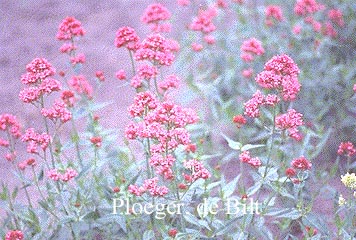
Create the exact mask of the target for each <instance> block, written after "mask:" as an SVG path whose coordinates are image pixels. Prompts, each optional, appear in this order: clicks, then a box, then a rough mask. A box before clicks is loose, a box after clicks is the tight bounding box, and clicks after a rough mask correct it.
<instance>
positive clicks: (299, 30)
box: [293, 25, 302, 35]
mask: <svg viewBox="0 0 356 240" xmlns="http://www.w3.org/2000/svg"><path fill="white" fill-rule="evenodd" d="M301 31H302V26H300V25H295V26H294V27H293V33H294V34H295V35H298V34H300V33H301Z"/></svg>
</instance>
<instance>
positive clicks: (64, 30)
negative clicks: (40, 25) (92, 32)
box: [57, 17, 85, 40]
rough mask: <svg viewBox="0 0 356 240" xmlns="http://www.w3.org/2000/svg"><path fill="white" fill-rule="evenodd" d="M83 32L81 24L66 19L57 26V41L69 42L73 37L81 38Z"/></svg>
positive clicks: (70, 18) (69, 18)
mask: <svg viewBox="0 0 356 240" xmlns="http://www.w3.org/2000/svg"><path fill="white" fill-rule="evenodd" d="M84 34H85V31H84V29H83V27H82V23H81V22H80V21H78V20H77V19H75V18H74V17H66V18H65V19H63V21H62V23H61V24H60V25H59V29H58V33H57V39H58V40H71V39H72V38H73V37H77V36H83V35H84Z"/></svg>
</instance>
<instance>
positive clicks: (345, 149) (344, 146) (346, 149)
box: [337, 142, 356, 157]
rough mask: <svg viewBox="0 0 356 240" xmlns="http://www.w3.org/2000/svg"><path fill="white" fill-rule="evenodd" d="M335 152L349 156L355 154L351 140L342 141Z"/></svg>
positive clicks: (355, 150)
mask: <svg viewBox="0 0 356 240" xmlns="http://www.w3.org/2000/svg"><path fill="white" fill-rule="evenodd" d="M337 154H339V155H346V156H348V157H350V156H353V155H355V154H356V149H355V147H354V145H353V144H352V142H342V143H340V146H339V149H338V150H337Z"/></svg>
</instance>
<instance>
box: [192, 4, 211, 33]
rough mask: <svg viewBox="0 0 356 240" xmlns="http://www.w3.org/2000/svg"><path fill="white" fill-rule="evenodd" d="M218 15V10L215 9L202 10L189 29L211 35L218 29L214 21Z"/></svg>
mask: <svg viewBox="0 0 356 240" xmlns="http://www.w3.org/2000/svg"><path fill="white" fill-rule="evenodd" d="M216 15H217V10H216V8H214V7H210V8H208V9H206V10H200V11H199V14H198V16H197V17H196V18H194V19H193V21H192V23H191V24H190V26H189V28H190V29H191V30H193V31H200V32H202V33H203V34H207V33H211V32H213V31H215V29H216V26H215V25H214V23H213V19H214V17H216Z"/></svg>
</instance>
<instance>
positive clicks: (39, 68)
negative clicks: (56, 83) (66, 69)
mask: <svg viewBox="0 0 356 240" xmlns="http://www.w3.org/2000/svg"><path fill="white" fill-rule="evenodd" d="M26 70H27V73H25V74H24V75H22V76H21V82H22V83H23V84H26V85H31V84H36V83H39V82H41V81H42V80H44V79H45V78H47V77H50V76H53V75H54V74H55V72H56V70H55V69H54V68H53V67H52V65H51V64H50V63H49V62H48V61H47V60H46V59H45V58H35V59H33V60H32V61H31V62H30V63H29V64H27V65H26Z"/></svg>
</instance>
